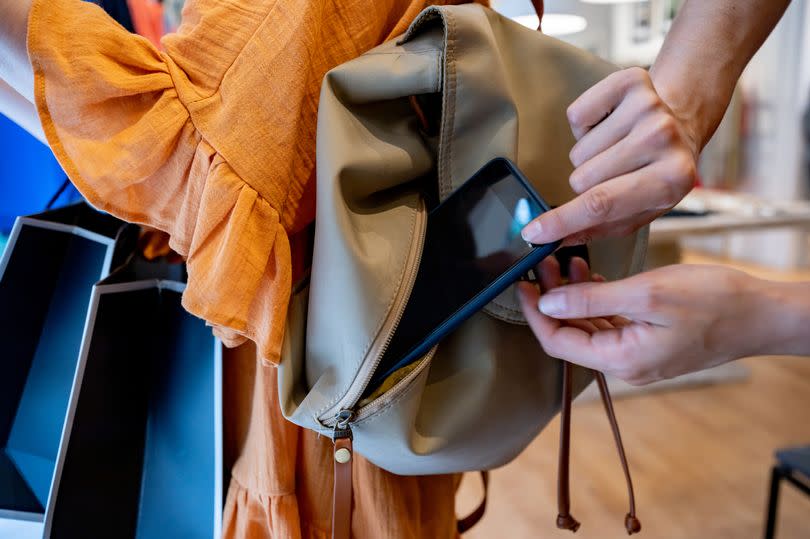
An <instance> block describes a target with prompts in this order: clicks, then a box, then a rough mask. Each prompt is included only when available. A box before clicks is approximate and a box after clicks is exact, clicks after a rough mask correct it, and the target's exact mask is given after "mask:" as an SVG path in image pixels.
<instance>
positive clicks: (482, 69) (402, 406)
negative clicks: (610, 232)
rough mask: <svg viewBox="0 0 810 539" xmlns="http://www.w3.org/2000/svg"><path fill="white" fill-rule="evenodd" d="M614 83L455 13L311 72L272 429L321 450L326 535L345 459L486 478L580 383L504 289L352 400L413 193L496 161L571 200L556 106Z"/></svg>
mask: <svg viewBox="0 0 810 539" xmlns="http://www.w3.org/2000/svg"><path fill="white" fill-rule="evenodd" d="M615 69H616V68H615V67H614V66H612V65H610V64H608V63H606V62H604V61H603V60H600V59H598V58H596V57H595V56H593V55H591V54H589V53H587V52H585V51H582V50H579V49H577V48H575V47H572V46H570V45H567V44H565V43H563V42H560V41H558V40H556V39H553V38H551V37H547V36H545V35H542V34H541V33H539V32H535V31H532V30H530V29H527V28H524V27H522V26H520V25H519V24H517V23H515V22H513V21H511V20H509V19H506V18H504V17H502V16H500V15H498V14H496V13H495V12H493V11H491V10H489V9H487V8H484V7H481V6H479V5H464V6H454V7H431V8H428V9H426V10H424V11H423V12H422V13H421V14H420V15H419V16H418V17H417V18H416V20H415V21H414V22H413V24H412V25H411V27H410V28H409V29H408V31H407V32H406V33H405V35H403V36H402V37H401V38H400V39H399V40H398V41H396V42H393V41H392V42H388V43H386V44H384V45H381V46H379V47H377V48H375V49H373V50H371V51H369V52H367V53H365V54H363V55H362V56H360V57H358V58H356V59H354V60H352V61H350V62H347V63H345V64H343V65H340V66H338V67H337V68H335V69H333V70H332V71H330V72H329V73H328V74H327V75H326V78H325V79H324V82H323V86H322V90H321V97H320V108H319V112H318V133H317V215H316V231H315V249H314V259H313V266H312V272H311V276H310V279H309V280H308V282H305V283H301V284H300V285H299V286H298V287H297V288H296V290H295V291H294V295H293V298H292V300H291V305H290V310H289V318H288V327H287V330H286V338H285V342H284V348H283V352H282V359H281V364H280V367H279V377H278V380H279V395H280V400H281V407H282V411H283V413H284V415H285V416H286V417H287V418H288V419H289V420H291V421H293V422H294V423H296V424H298V425H301V426H303V427H306V428H308V429H312V430H315V431H318V432H321V433H323V434H324V435H326V436H329V437H332V438H334V439H335V444H336V445H335V453H334V455H335V514H334V519H335V520H334V526H333V527H334V529H333V534H334V536H335V537H348V535H349V533H350V514H351V456H352V452H353V451H357V452H358V453H360V454H362V455H363V456H364V457H366V458H367V459H368V460H370V461H371V462H373V463H374V464H376V465H378V466H380V467H382V468H384V469H386V470H389V471H391V472H393V473H396V474H403V475H417V474H441V473H450V472H462V471H467V470H488V469H491V468H496V467H498V466H501V465H503V464H506V463H507V462H509V461H510V460H512V459H513V458H515V456H517V455H518V454H519V453H520V452H521V451H522V450H523V449H524V448H525V447H526V446H527V444H529V442H531V441H532V439H533V438H535V436H537V434H538V433H539V432H540V431H541V429H543V427H544V426H545V425H546V424H547V423H548V422H549V421H550V420H551V419H552V418H553V417H554V416H555V415H556V414H557V413H558V412H559V411H560V409H561V403H563V402H564V401H565V402H566V403H567V406H566V410H565V411H566V412H567V407H569V406H570V399H571V397H572V396H573V395H574V394H576V393H578V392H580V391H581V390H582V389H583V388H584V387H585V386H586V385H587V384H588V383H590V382H591V380H592V379H593V373H592V372H590V371H588V370H585V369H582V368H579V367H573V368H572V367H570V366H567V367H564V364H563V362H561V361H559V360H557V359H555V358H552V357H549V356H548V355H546V354H545V353H544V352H543V350H542V349H541V347H540V345H539V344H538V342H537V341H536V339H535V338H534V336H533V334H532V332H531V331H530V329H529V328H528V327H527V325H526V323H525V320H524V318H523V316H522V314H521V311H520V308H519V306H518V302H517V298H516V294H515V290H514V287H513V288H510V289H509V290H507V291H506V292H505V293H504V294H502V295H501V296H499V297H498V298H497V299H496V300H495V301H493V302H492V303H491V304H490V305H488V306H487V308H486V309H485V310H484V311H482V312H479V313H478V314H476V315H474V316H473V317H472V318H471V319H469V320H468V321H466V322H465V323H464V324H463V325H462V326H461V327H460V328H459V329H458V330H456V331H455V332H454V333H452V334H451V335H450V336H448V337H447V338H446V339H444V340H443V341H442V342H441V343H440V344H439V345H438V346H437V347H436V348H434V349H433V350H432V351H431V352H430V353H429V354H427V355H426V356H425V357H424V358H422V359H421V360H420V361H418V362H416V363H415V364H413V365H412V366H411V367H409V368H406V369H405V370H404V371H401V372H398V373H395V374H394V375H392V376H393V379H389V381H388V382H387V383H386V384H385V385H384V387H385V388H386V391H384V392H382V394H379V395H376V396H374V398H371V399H366V400H365V401H363V402H360V396H361V394H362V393H363V391H364V389H365V387H366V385H367V383H368V382H369V379H370V377H371V375H372V373H373V372H374V369H375V367H376V365H377V362H378V361H379V359H380V357H381V356H382V353H383V351H384V349H385V347H386V344H387V342H388V341H389V339H390V338H391V335H392V333H393V331H394V329H395V326H396V324H397V322H398V319H399V317H400V316H401V314H402V311H403V309H404V307H405V305H406V303H407V301H408V295H409V293H410V289H411V287H412V285H413V282H414V279H415V277H416V271H417V268H418V267H419V258H420V255H421V248H422V242H423V238H424V232H425V225H426V219H427V211H426V209H425V203H424V201H423V200H422V197H421V196H420V194H419V191H418V190H417V189H416V188H415V185H414V183H415V180H417V179H424V178H425V177H428V178H431V179H432V181H435V182H438V191H439V193H440V196H441V198H442V199H443V198H444V197H446V196H447V195H448V194H449V193H451V192H452V191H453V190H454V189H456V188H458V187H459V186H460V185H461V184H462V183H463V182H464V181H465V180H466V179H468V178H469V177H470V176H471V175H472V174H473V173H474V172H475V171H476V170H478V169H479V168H480V167H481V165H483V164H484V163H486V162H487V161H489V160H490V159H491V158H494V157H498V156H503V157H507V158H509V159H510V160H512V161H513V162H515V163H517V165H518V166H519V167H520V169H521V170H522V171H523V172H524V173H525V174H526V176H527V177H528V178H529V179H530V180H531V181H532V183H533V184H534V186H535V188H536V189H537V191H538V192H539V193H540V194H541V196H543V197H544V198H545V199H546V200H547V201H548V202H549V203H550V204H561V203H563V202H566V201H567V200H570V199H571V198H572V197H573V196H574V193H573V192H572V190H571V188H570V187H569V184H568V177H569V174H570V173H571V171H572V165H571V163H570V161H569V159H568V153H569V151H570V150H571V148H572V146H573V144H574V139H573V135H572V134H571V131H570V128H569V126H568V122H567V118H566V113H565V111H566V107H567V106H568V105H569V104H570V103H571V102H572V101H573V100H574V99H575V98H576V97H578V96H579V95H580V94H581V93H582V92H584V91H585V90H586V89H588V88H589V87H590V86H592V85H593V84H595V83H596V82H598V81H599V80H601V79H602V78H604V77H605V76H606V75H607V74H608V73H610V72H611V71H613V70H615ZM414 96H419V100H416V99H414ZM430 125H435V126H437V127H438V132H437V133H434V132H431V130H430V129H427V130H426V129H425V128H426V127H429V126H430ZM645 249H646V231H642V232H640V233H638V234H636V235H634V236H631V237H628V238H623V239H613V240H604V241H599V242H594V243H593V244H592V245H591V246H590V248H589V252H590V262H591V265H592V267H593V270H594V271H596V272H598V273H600V274H602V275H604V276H606V277H607V278H609V279H615V278H621V277H624V276H627V275H628V274H630V273H633V272H636V271H638V270H639V269H640V267H641V264H642V260H643V255H644V252H645ZM566 365H567V364H566ZM564 374H565V376H564ZM563 378H565V380H563ZM600 381H601V382H603V379H600ZM602 385H603V384H600V387H601V386H602ZM566 389H567V391H564V390H566ZM605 396H607V395H606V392H605ZM606 404H609V401H606ZM567 424H568V420H567V414H566V415H565V417H564V418H563V434H564V439H563V440H562V442H563V443H562V446H563V447H562V449H563V451H562V453H561V465H562V467H561V474H560V477H561V505H560V520H559V522H558V524H559V525H560V526H561V527H565V528H569V529H575V528H576V526H577V523H576V521H574V520H573V519H572V518H571V517H570V515H568V507H567V506H568V501H567V482H566V481H567V475H568V474H567V451H566V449H567V430H568V429H567ZM615 434H616V436H617V441H618V431H617V430H616V431H615ZM628 483H629V476H628ZM631 506H632V500H631ZM633 512H634V509H633V508H632V507H631V512H630V514H629V515H628V519H627V521H628V523H627V527H628V531H637V528H638V525H637V521H635V517H634V515H633ZM465 525H466V524H464V525H463V526H462V528H461V529H463V527H464V526H465Z"/></svg>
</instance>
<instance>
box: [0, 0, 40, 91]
mask: <svg viewBox="0 0 810 539" xmlns="http://www.w3.org/2000/svg"><path fill="white" fill-rule="evenodd" d="M31 1H32V0H0V80H4V81H6V82H7V83H8V84H9V85H10V86H11V87H12V88H14V90H16V92H17V93H18V94H21V95H22V96H24V97H25V98H26V99H27V100H28V101H31V102H33V100H34V75H33V73H32V71H31V64H30V63H29V61H28V52H27V50H26V32H27V28H28V13H29V12H30V10H31Z"/></svg>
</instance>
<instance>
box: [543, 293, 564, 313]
mask: <svg viewBox="0 0 810 539" xmlns="http://www.w3.org/2000/svg"><path fill="white" fill-rule="evenodd" d="M539 307H540V312H541V313H543V314H545V315H548V316H559V315H561V314H563V313H565V295H564V294H555V293H554V292H549V293H547V294H546V295H544V296H543V297H541V298H540V305H539Z"/></svg>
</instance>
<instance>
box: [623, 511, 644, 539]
mask: <svg viewBox="0 0 810 539" xmlns="http://www.w3.org/2000/svg"><path fill="white" fill-rule="evenodd" d="M624 527H625V528H626V529H627V535H633V534H634V533H638V532H640V531H641V522H639V520H638V519H637V518H636V517H635V516H633V515H631V514H629V513H628V514H627V515H625V517H624Z"/></svg>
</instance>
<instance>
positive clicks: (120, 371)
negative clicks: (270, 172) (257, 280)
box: [45, 260, 225, 539]
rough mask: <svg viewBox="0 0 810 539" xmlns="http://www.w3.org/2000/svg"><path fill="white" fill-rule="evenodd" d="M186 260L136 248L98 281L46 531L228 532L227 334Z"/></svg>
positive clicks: (86, 534) (120, 534) (58, 534)
mask: <svg viewBox="0 0 810 539" xmlns="http://www.w3.org/2000/svg"><path fill="white" fill-rule="evenodd" d="M183 271H184V266H183V265H169V264H154V263H147V262H144V261H141V260H135V261H133V262H132V263H130V264H129V265H128V266H127V267H125V268H123V269H121V270H119V271H117V272H115V273H114V274H112V275H110V277H108V278H107V279H105V280H104V281H102V282H100V283H98V284H97V285H96V286H95V287H94V289H93V296H92V301H91V313H90V316H89V317H88V325H87V331H86V334H85V339H84V343H83V345H82V350H81V358H80V366H79V374H78V375H77V379H76V384H75V388H74V395H73V397H72V399H71V410H70V412H69V415H68V426H67V427H66V429H65V435H64V441H63V451H62V453H61V454H60V459H59V463H58V467H57V474H56V476H57V479H56V482H55V485H54V494H53V498H52V501H51V505H50V506H49V509H48V513H47V515H46V518H45V536H46V537H51V538H53V539H57V538H59V539H64V538H76V539H86V538H93V537H115V538H116V539H123V538H138V539H153V538H154V539H158V538H164V537H183V538H190V539H193V538H205V539H213V538H218V537H219V536H220V528H221V514H222V503H223V501H222V491H223V484H224V481H225V478H224V477H223V469H222V421H221V408H222V397H221V377H222V376H221V345H220V343H219V341H218V340H217V339H215V338H214V337H213V335H212V333H211V330H210V328H208V327H206V325H205V322H203V321H202V320H200V319H198V318H195V317H193V316H192V315H190V314H188V313H187V312H186V311H185V310H184V309H183V307H182V306H181V305H180V299H181V294H182V291H183V289H184V287H185V285H184V284H183V283H184V282H185V278H184V274H183Z"/></svg>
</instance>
